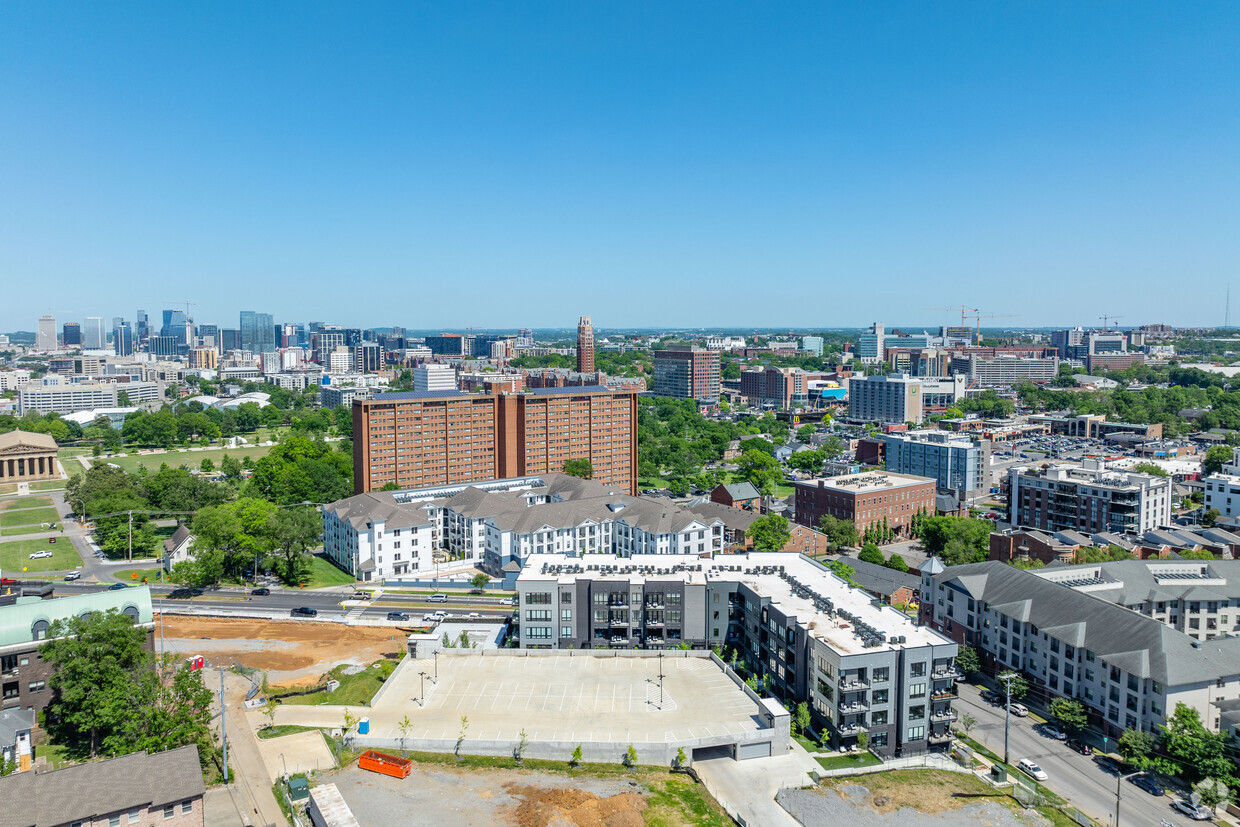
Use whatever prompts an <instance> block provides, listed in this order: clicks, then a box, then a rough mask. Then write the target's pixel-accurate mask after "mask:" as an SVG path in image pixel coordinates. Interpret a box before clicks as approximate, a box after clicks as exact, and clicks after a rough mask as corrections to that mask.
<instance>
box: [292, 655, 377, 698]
mask: <svg viewBox="0 0 1240 827" xmlns="http://www.w3.org/2000/svg"><path fill="white" fill-rule="evenodd" d="M346 668H348V665H347V664H341V665H340V666H337V667H336V668H335V669H333V670H332V671H331V673H330V674H331V676H332V677H333V678H335V679H336V680H338V681H340V686H339V687H338V688H337V689H336V691H335V692H316V693H314V694H313V695H297V696H294V697H291V698H284V699H282V700H281V701H280V703H284V704H298V705H302V706H318V705H319V704H339V705H342V706H369V705H370V699H371V698H373V697H374V696H375V693H376V692H378V691H379V687H381V686H383V682H384V681H385V680H387V679H388V677H389V676H390V675H391V674H392V672H393V671H395V669H396V661H394V660H377V661H375V662H374V663H372V664H371V665H370V666H369V667H368V668H367V669H364V670H363V671H361V672H358V673H357V674H356V675H346V674H344V670H345V669H346Z"/></svg>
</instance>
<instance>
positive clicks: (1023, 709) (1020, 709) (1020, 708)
mask: <svg viewBox="0 0 1240 827" xmlns="http://www.w3.org/2000/svg"><path fill="white" fill-rule="evenodd" d="M1012 714H1013V715H1015V716H1016V717H1018V718H1024V717H1026V716H1027V715H1028V714H1029V707H1027V706H1025V705H1024V704H1018V703H1016V701H1012Z"/></svg>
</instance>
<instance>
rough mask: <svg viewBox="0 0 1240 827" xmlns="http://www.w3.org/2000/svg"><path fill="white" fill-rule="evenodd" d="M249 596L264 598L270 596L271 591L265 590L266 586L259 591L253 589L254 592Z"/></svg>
mask: <svg viewBox="0 0 1240 827" xmlns="http://www.w3.org/2000/svg"><path fill="white" fill-rule="evenodd" d="M250 594H252V595H254V596H255V597H266V596H267V595H269V594H271V589H269V588H267V587H266V586H263V587H262V588H261V589H255V590H254V591H252V592H250Z"/></svg>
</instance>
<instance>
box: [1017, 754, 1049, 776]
mask: <svg viewBox="0 0 1240 827" xmlns="http://www.w3.org/2000/svg"><path fill="white" fill-rule="evenodd" d="M1016 768H1017V769H1019V770H1020V771H1021V772H1023V773H1024V774H1025V775H1027V776H1029V777H1030V778H1036V779H1037V780H1038V781H1045V780H1046V779H1047V778H1049V777H1050V776H1048V775H1047V774H1046V770H1044V769H1042V768H1041V767H1039V766H1038V765H1037V764H1035V763H1033V761H1031V760H1029V759H1028V758H1022V759H1020V763H1019V764H1017V765H1016Z"/></svg>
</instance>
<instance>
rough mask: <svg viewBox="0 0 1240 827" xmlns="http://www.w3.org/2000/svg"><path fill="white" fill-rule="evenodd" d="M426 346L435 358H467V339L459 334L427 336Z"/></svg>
mask: <svg viewBox="0 0 1240 827" xmlns="http://www.w3.org/2000/svg"><path fill="white" fill-rule="evenodd" d="M426 346H427V347H428V348H430V351H431V353H432V354H434V355H435V356H465V355H466V354H465V337H464V336H462V335H461V334H459V333H445V334H443V335H442V336H427V337H426Z"/></svg>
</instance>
